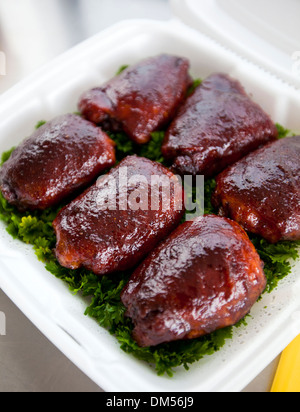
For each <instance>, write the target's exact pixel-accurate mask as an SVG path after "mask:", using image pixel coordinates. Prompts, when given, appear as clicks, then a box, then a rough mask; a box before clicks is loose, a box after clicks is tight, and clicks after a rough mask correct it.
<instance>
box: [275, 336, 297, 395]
mask: <svg viewBox="0 0 300 412" xmlns="http://www.w3.org/2000/svg"><path fill="white" fill-rule="evenodd" d="M271 392H300V335H299V336H298V337H297V338H296V339H295V340H294V341H293V342H292V343H291V344H290V345H289V346H288V347H287V348H286V349H285V350H284V351H283V353H282V355H281V358H280V361H279V365H278V369H277V372H276V375H275V379H274V383H273V386H272V389H271Z"/></svg>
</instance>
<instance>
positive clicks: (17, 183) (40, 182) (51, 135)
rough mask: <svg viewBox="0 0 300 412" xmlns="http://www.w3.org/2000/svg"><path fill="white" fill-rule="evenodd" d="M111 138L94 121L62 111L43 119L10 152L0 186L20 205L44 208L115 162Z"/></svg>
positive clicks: (16, 204) (68, 194) (57, 202)
mask: <svg viewBox="0 0 300 412" xmlns="http://www.w3.org/2000/svg"><path fill="white" fill-rule="evenodd" d="M115 161H116V159H115V144H114V142H113V141H112V140H111V139H110V138H109V137H108V136H107V135H106V134H105V133H104V132H102V131H101V129H100V128H99V127H96V126H95V125H94V124H92V123H90V122H88V121H86V120H84V119H82V118H81V117H80V116H76V115H73V114H67V115H63V116H59V117H57V118H55V119H54V120H51V121H49V122H47V123H46V124H45V125H43V126H41V127H40V128H39V129H38V130H36V131H35V132H34V133H33V135H32V136H31V137H29V138H28V139H26V140H25V141H24V142H23V143H22V144H20V146H18V147H17V148H16V150H15V151H14V152H13V153H12V155H11V157H10V159H9V160H8V161H7V162H6V163H4V165H3V167H2V168H1V171H0V188H1V191H2V193H3V195H4V197H5V198H6V199H7V200H8V202H9V203H11V204H13V205H15V206H17V207H18V208H19V209H21V210H24V209H25V210H26V209H30V210H34V209H46V208H48V207H52V206H54V205H57V204H59V203H60V202H61V201H63V200H64V199H65V198H68V197H69V196H70V195H72V194H73V193H74V192H76V191H77V190H79V189H80V188H85V187H86V186H87V184H89V183H90V182H92V181H93V180H94V179H95V178H96V177H97V176H99V174H100V173H101V172H103V171H104V170H105V169H106V168H108V167H111V166H113V165H114V163H115Z"/></svg>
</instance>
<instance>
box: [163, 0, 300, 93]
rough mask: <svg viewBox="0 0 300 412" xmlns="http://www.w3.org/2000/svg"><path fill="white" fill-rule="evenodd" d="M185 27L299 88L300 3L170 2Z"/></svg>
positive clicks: (270, 0)
mask: <svg viewBox="0 0 300 412" xmlns="http://www.w3.org/2000/svg"><path fill="white" fill-rule="evenodd" d="M170 3H171V6H172V9H173V13H174V15H175V16H176V17H178V18H179V19H180V20H182V21H183V22H184V23H185V24H187V25H189V26H191V27H193V28H195V29H197V30H198V31H200V32H202V33H204V34H207V35H209V36H210V37H212V38H213V39H214V40H216V41H218V42H219V43H221V44H223V45H224V46H226V47H228V48H230V49H231V50H233V51H235V52H236V53H238V54H239V55H240V56H243V57H244V58H247V59H248V60H250V61H252V62H255V63H256V64H258V65H259V66H260V67H261V68H263V69H265V70H268V71H271V72H272V73H273V74H276V75H277V76H278V77H280V78H281V79H283V80H285V81H287V82H289V83H290V84H291V85H293V86H295V87H297V88H300V26H299V17H300V1H299V0H276V1H274V0H264V1H261V0H201V1H199V0H170Z"/></svg>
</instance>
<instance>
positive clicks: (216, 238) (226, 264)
mask: <svg viewBox="0 0 300 412" xmlns="http://www.w3.org/2000/svg"><path fill="white" fill-rule="evenodd" d="M262 267H263V264H262V262H261V260H260V258H259V256H258V254H257V252H256V250H255V248H254V246H253V245H252V243H251V242H250V240H249V238H248V237H247V235H246V233H245V232H244V231H243V229H242V228H241V227H240V226H239V225H238V224H237V223H235V222H232V221H230V220H228V219H226V218H221V217H218V216H209V215H207V216H204V217H200V218H197V219H196V220H195V221H194V222H185V223H183V224H182V225H181V226H179V227H178V228H177V229H176V230H175V231H174V232H173V233H172V234H171V235H170V236H169V237H168V238H167V239H166V240H165V241H164V242H162V243H161V244H160V245H159V246H158V247H157V248H156V249H155V250H154V251H153V252H152V253H151V254H150V255H149V256H148V257H147V258H146V260H145V261H144V262H143V263H142V264H141V265H140V266H139V267H138V268H137V269H136V271H135V272H134V274H133V276H132V278H131V279H130V281H129V283H128V285H127V286H126V287H125V289H124V291H123V292H122V296H121V299H122V302H123V303H124V305H125V306H126V308H127V316H129V317H131V318H132V321H133V323H134V325H135V329H134V332H133V337H134V339H135V340H136V341H137V343H138V344H139V345H140V346H142V347H147V346H156V345H158V344H160V343H165V342H170V341H174V340H180V339H193V338H197V337H199V336H203V335H205V334H209V333H211V332H213V331H215V330H217V329H220V328H224V327H226V326H230V325H233V324H235V323H237V322H238V321H239V320H241V319H242V318H243V317H244V316H245V315H246V314H247V313H248V312H249V311H250V309H251V307H252V306H253V305H254V303H255V302H256V301H257V299H258V298H259V296H260V295H261V293H262V292H263V290H264V289H265V287H266V278H265V275H264V272H263V268H262Z"/></svg>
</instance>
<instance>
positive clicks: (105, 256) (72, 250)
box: [54, 156, 184, 275]
mask: <svg viewBox="0 0 300 412" xmlns="http://www.w3.org/2000/svg"><path fill="white" fill-rule="evenodd" d="M153 177H156V178H158V179H162V178H164V179H166V181H167V182H169V183H170V190H169V195H168V196H165V197H164V199H167V198H168V197H169V204H168V200H164V201H163V200H162V201H159V196H160V192H161V190H160V186H159V184H158V185H152V179H153ZM155 188H157V192H158V193H155V191H156V189H155ZM155 198H157V201H156V200H155ZM183 214H184V206H183V189H182V184H180V183H179V180H178V179H177V178H176V177H175V176H174V175H173V173H172V172H170V171H169V170H168V169H167V168H165V167H163V166H162V165H161V164H159V163H156V162H152V161H150V160H148V159H145V158H141V157H137V156H128V157H126V158H125V159H124V160H123V161H122V162H121V163H120V164H119V165H118V166H117V167H115V168H114V169H112V170H111V171H110V173H109V174H107V175H106V176H102V177H101V178H100V179H99V180H98V182H97V183H96V184H95V185H93V186H92V187H91V188H90V189H88V190H87V191H86V192H85V193H83V194H82V195H81V196H79V197H78V198H77V199H75V200H74V201H73V202H72V203H71V204H70V205H68V206H66V207H65V208H64V209H63V210H62V211H61V212H60V213H59V215H58V217H57V218H56V220H55V221H54V229H55V231H56V235H57V247H56V256H57V258H58V260H59V262H60V264H61V265H62V266H64V267H67V268H70V269H77V268H79V267H85V268H87V269H89V270H91V271H93V272H94V273H95V274H97V275H107V274H110V273H114V272H117V271H124V270H127V269H131V268H133V267H134V266H135V265H136V264H137V263H139V262H140V261H141V260H142V259H143V258H144V257H145V256H146V255H147V254H148V253H149V252H150V251H151V250H152V249H153V248H154V247H155V246H156V245H157V243H158V242H159V241H160V240H162V239H163V238H165V237H166V236H167V235H168V234H169V233H170V232H171V231H172V230H173V229H175V227H176V226H177V225H178V224H179V223H180V220H181V219H182V217H183Z"/></svg>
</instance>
